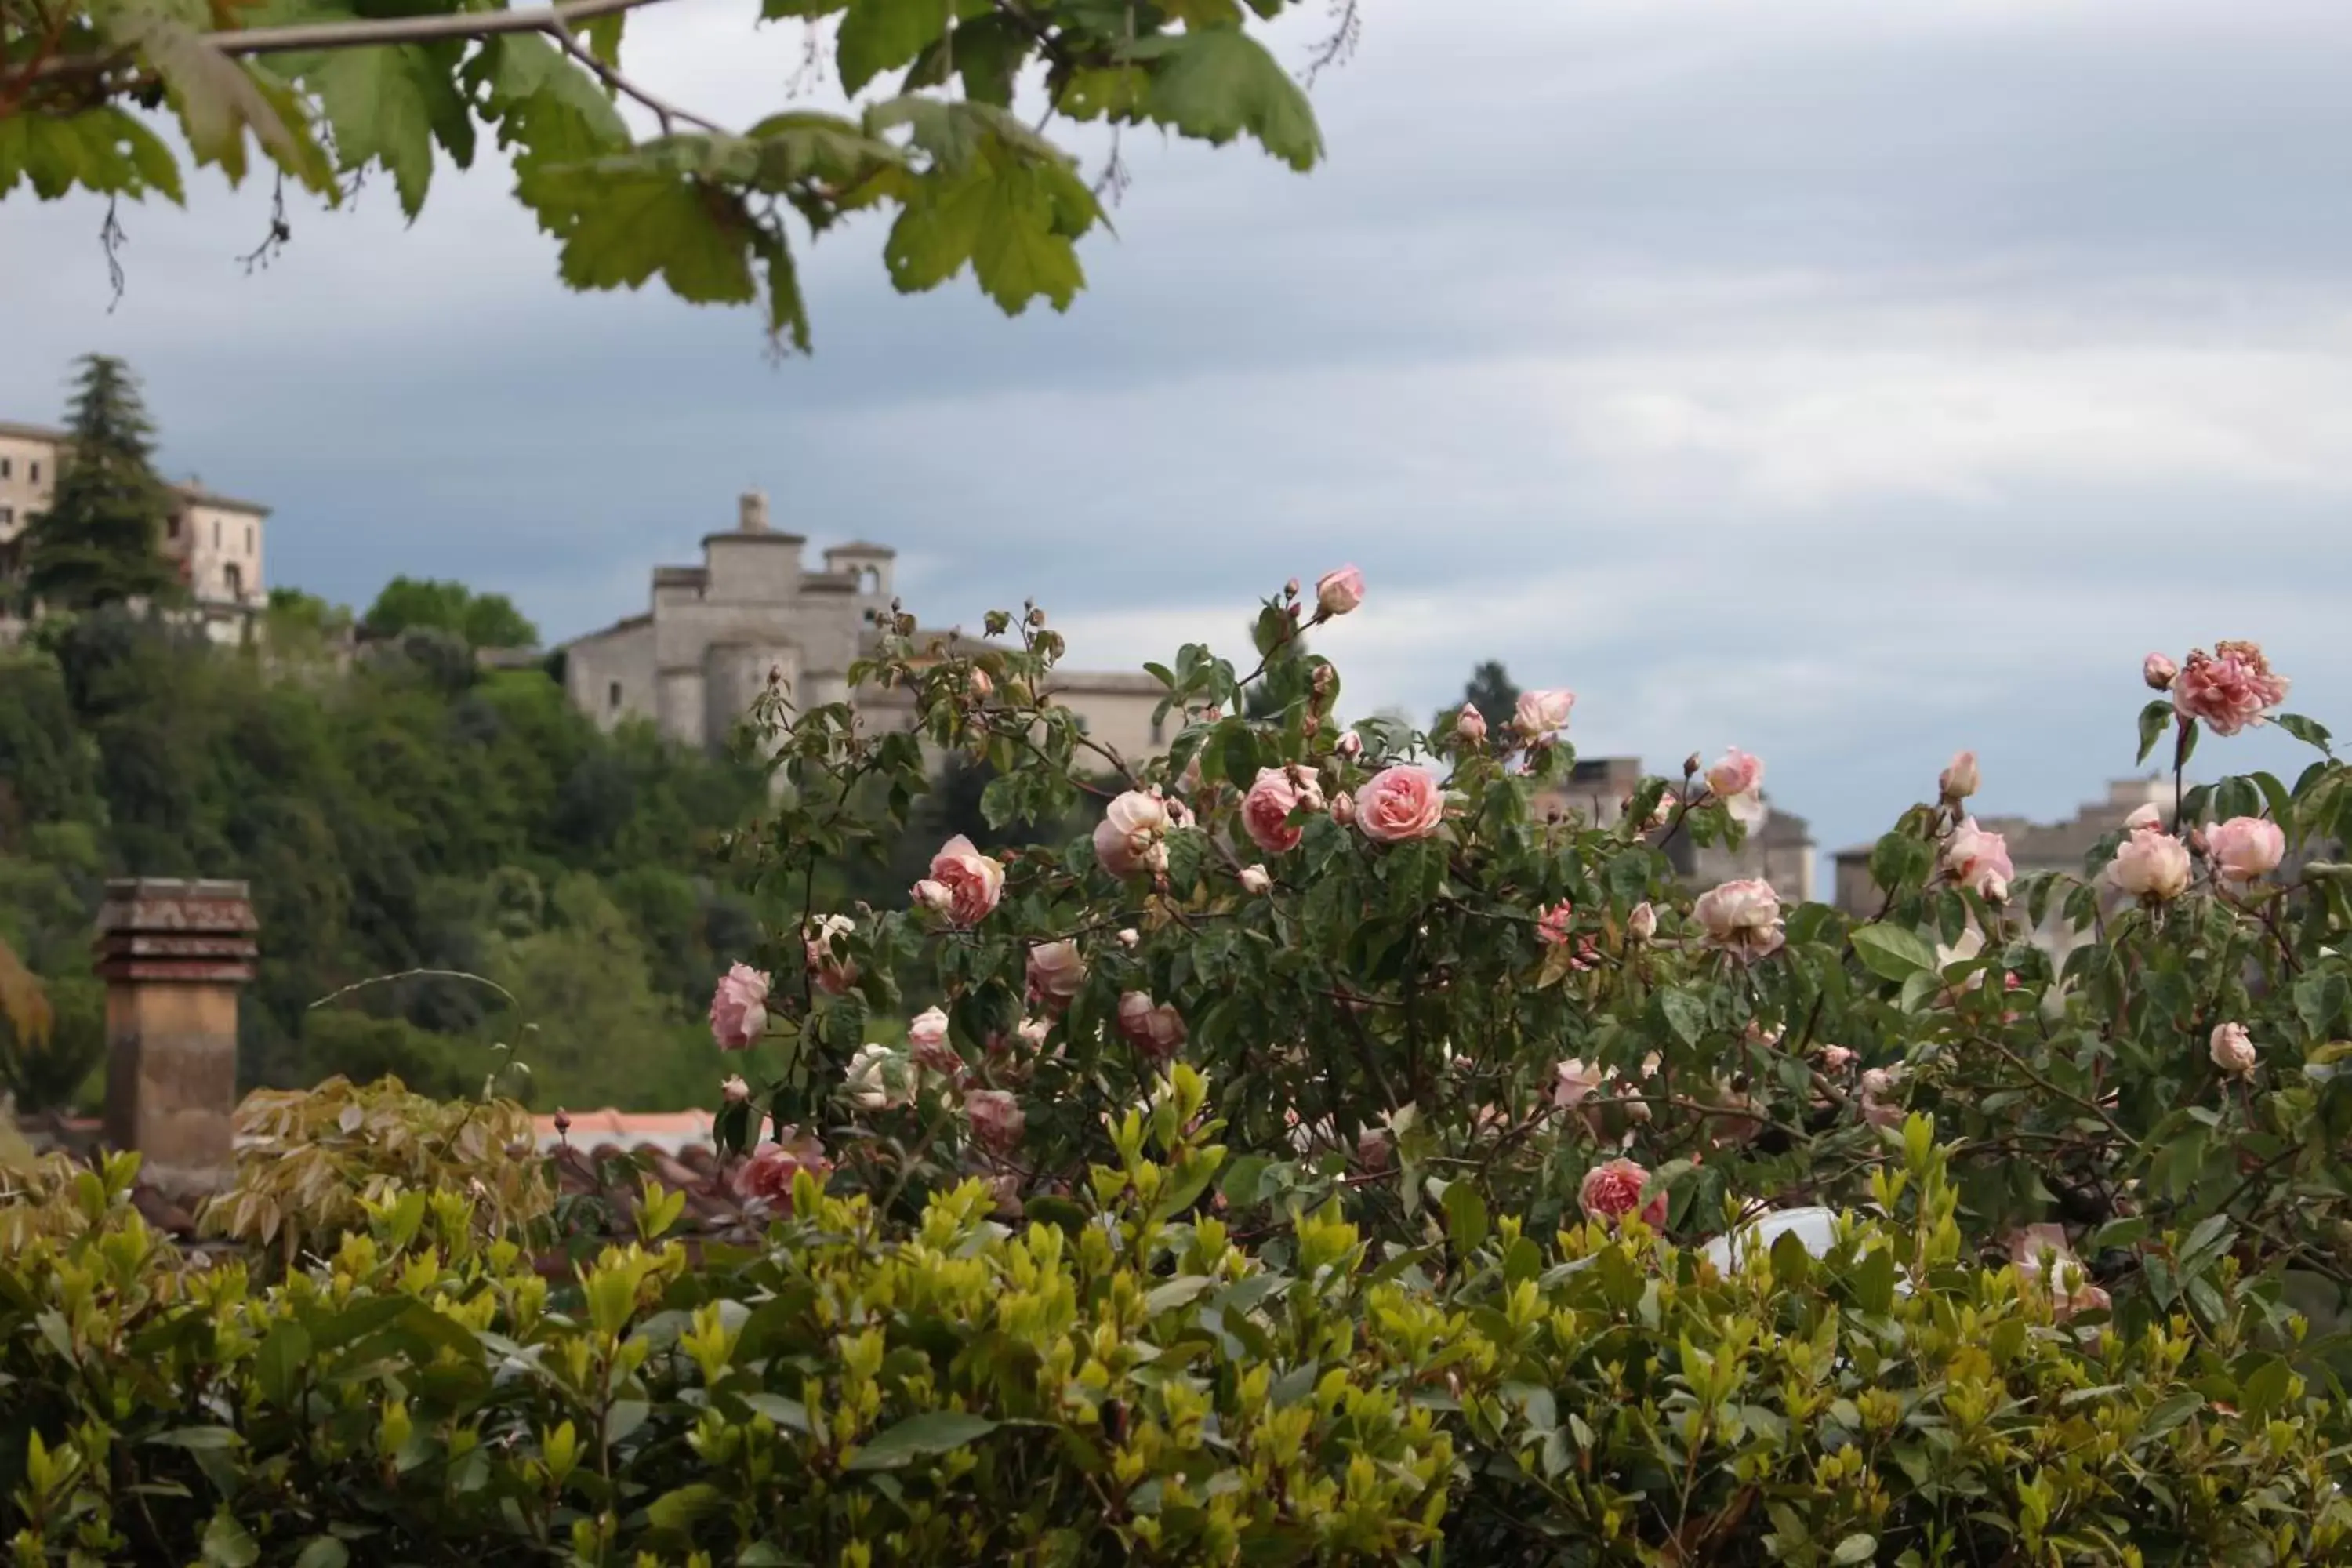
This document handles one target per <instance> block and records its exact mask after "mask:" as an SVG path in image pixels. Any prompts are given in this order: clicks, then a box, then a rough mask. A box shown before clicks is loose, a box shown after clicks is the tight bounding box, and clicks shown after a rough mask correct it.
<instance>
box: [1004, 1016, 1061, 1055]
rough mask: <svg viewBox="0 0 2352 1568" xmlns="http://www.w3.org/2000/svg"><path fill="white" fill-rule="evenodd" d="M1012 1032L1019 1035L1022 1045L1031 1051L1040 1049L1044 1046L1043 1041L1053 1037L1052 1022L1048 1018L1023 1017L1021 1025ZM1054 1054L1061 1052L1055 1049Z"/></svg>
mask: <svg viewBox="0 0 2352 1568" xmlns="http://www.w3.org/2000/svg"><path fill="white" fill-rule="evenodd" d="M1014 1032H1015V1033H1017V1034H1018V1035H1019V1036H1020V1037H1021V1043H1022V1044H1023V1045H1024V1046H1027V1047H1029V1048H1030V1049H1031V1050H1033V1051H1042V1050H1044V1049H1045V1042H1046V1041H1047V1040H1049V1039H1051V1038H1052V1037H1053V1035H1054V1023H1053V1020H1052V1019H1050V1018H1024V1019H1023V1020H1022V1021H1021V1027H1020V1028H1019V1029H1018V1030H1016V1031H1014ZM1060 1054H1061V1053H1060V1052H1058V1051H1057V1052H1055V1055H1056V1056H1058V1055H1060Z"/></svg>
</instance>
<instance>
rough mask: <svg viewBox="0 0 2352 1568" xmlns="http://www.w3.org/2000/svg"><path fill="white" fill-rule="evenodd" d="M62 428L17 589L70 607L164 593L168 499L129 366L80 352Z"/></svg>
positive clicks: (169, 580) (174, 574) (168, 577)
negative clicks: (65, 437)
mask: <svg viewBox="0 0 2352 1568" xmlns="http://www.w3.org/2000/svg"><path fill="white" fill-rule="evenodd" d="M68 427H69V429H70V431H71V437H70V440H71V445H70V447H68V450H66V451H64V452H62V453H60V454H59V455H58V481H57V493H56V495H55V496H54V497H53V498H52V499H51V500H50V503H49V509H48V510H47V511H45V512H40V513H37V514H36V515H35V516H34V517H33V518H32V520H31V525H30V527H29V528H28V529H27V530H26V552H25V576H26V584H25V585H26V590H27V591H28V592H29V593H30V594H31V595H32V596H33V597H34V598H36V599H37V600H39V601H41V602H42V603H44V604H46V605H49V606H51V607H53V608H58V609H73V610H82V609H89V608H92V607H94V606H96V605H108V604H114V603H117V602H120V601H121V600H124V599H131V598H145V599H149V600H154V599H159V598H162V597H163V596H164V595H167V594H169V593H171V592H172V591H173V589H175V588H176V587H177V586H178V585H179V581H180V577H179V573H178V571H177V569H176V568H175V567H174V566H173V563H172V562H170V561H169V560H167V559H165V558H164V555H163V549H162V543H163V524H164V521H165V520H166V519H167V518H169V517H170V515H171V511H172V494H171V491H170V490H169V489H167V488H166V487H165V486H164V484H163V480H162V479H158V478H157V477H156V474H155V469H154V466H153V461H152V458H153V453H154V434H155V428H154V426H152V424H150V423H149V422H148V418H147V410H146V408H145V406H144V405H142V403H141V402H140V398H139V383H138V380H137V378H136V377H135V376H133V375H132V374H131V367H130V366H129V365H127V364H125V363H123V362H122V361H121V360H119V359H116V358H114V357H112V356H111V355H109V354H85V355H83V356H82V359H81V369H80V374H79V376H78V377H77V378H76V384H75V390H74V399H73V408H72V413H71V415H70V416H69V417H68Z"/></svg>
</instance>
